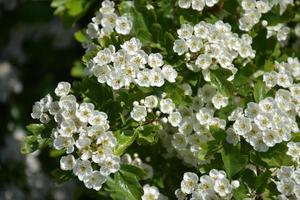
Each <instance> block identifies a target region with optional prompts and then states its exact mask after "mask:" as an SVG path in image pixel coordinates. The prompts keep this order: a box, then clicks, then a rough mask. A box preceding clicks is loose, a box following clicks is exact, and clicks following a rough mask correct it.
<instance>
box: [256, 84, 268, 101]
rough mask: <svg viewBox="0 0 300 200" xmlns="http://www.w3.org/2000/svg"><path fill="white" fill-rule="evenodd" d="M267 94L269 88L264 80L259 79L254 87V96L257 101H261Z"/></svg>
mask: <svg viewBox="0 0 300 200" xmlns="http://www.w3.org/2000/svg"><path fill="white" fill-rule="evenodd" d="M266 94H267V89H266V86H265V84H264V83H263V82H262V81H258V82H257V83H256V84H255V85H254V88H253V96H254V100H255V102H259V101H261V100H263V99H264V97H265V96H266Z"/></svg>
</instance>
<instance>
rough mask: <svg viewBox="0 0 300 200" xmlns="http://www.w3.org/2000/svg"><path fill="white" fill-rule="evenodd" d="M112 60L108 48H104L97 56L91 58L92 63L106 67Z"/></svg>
mask: <svg viewBox="0 0 300 200" xmlns="http://www.w3.org/2000/svg"><path fill="white" fill-rule="evenodd" d="M111 60H112V52H111V50H110V49H109V48H105V49H103V50H100V51H99V52H98V53H97V55H96V56H95V57H94V58H93V61H94V62H95V63H96V64H98V65H100V66H102V65H107V64H108V63H110V62H111Z"/></svg>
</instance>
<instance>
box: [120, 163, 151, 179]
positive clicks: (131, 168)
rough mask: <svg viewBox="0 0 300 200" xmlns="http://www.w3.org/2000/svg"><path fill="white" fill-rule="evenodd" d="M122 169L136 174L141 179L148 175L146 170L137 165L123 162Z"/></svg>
mask: <svg viewBox="0 0 300 200" xmlns="http://www.w3.org/2000/svg"><path fill="white" fill-rule="evenodd" d="M121 171H122V172H130V173H132V174H135V175H136V177H137V178H138V179H139V180H141V179H143V178H144V177H145V176H146V172H145V171H144V170H143V169H142V168H140V167H137V166H135V165H127V164H122V165H121Z"/></svg>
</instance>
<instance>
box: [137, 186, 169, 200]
mask: <svg viewBox="0 0 300 200" xmlns="http://www.w3.org/2000/svg"><path fill="white" fill-rule="evenodd" d="M143 191H144V194H143V196H142V200H168V198H167V197H166V196H164V195H163V194H161V193H160V192H159V190H158V188H157V187H155V186H150V185H148V184H147V185H144V187H143Z"/></svg>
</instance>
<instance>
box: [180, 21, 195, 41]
mask: <svg viewBox="0 0 300 200" xmlns="http://www.w3.org/2000/svg"><path fill="white" fill-rule="evenodd" d="M193 32H194V28H193V26H192V25H190V24H182V25H181V27H180V29H178V30H177V34H178V36H179V38H180V39H189V38H190V37H191V36H192V34H193Z"/></svg>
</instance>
